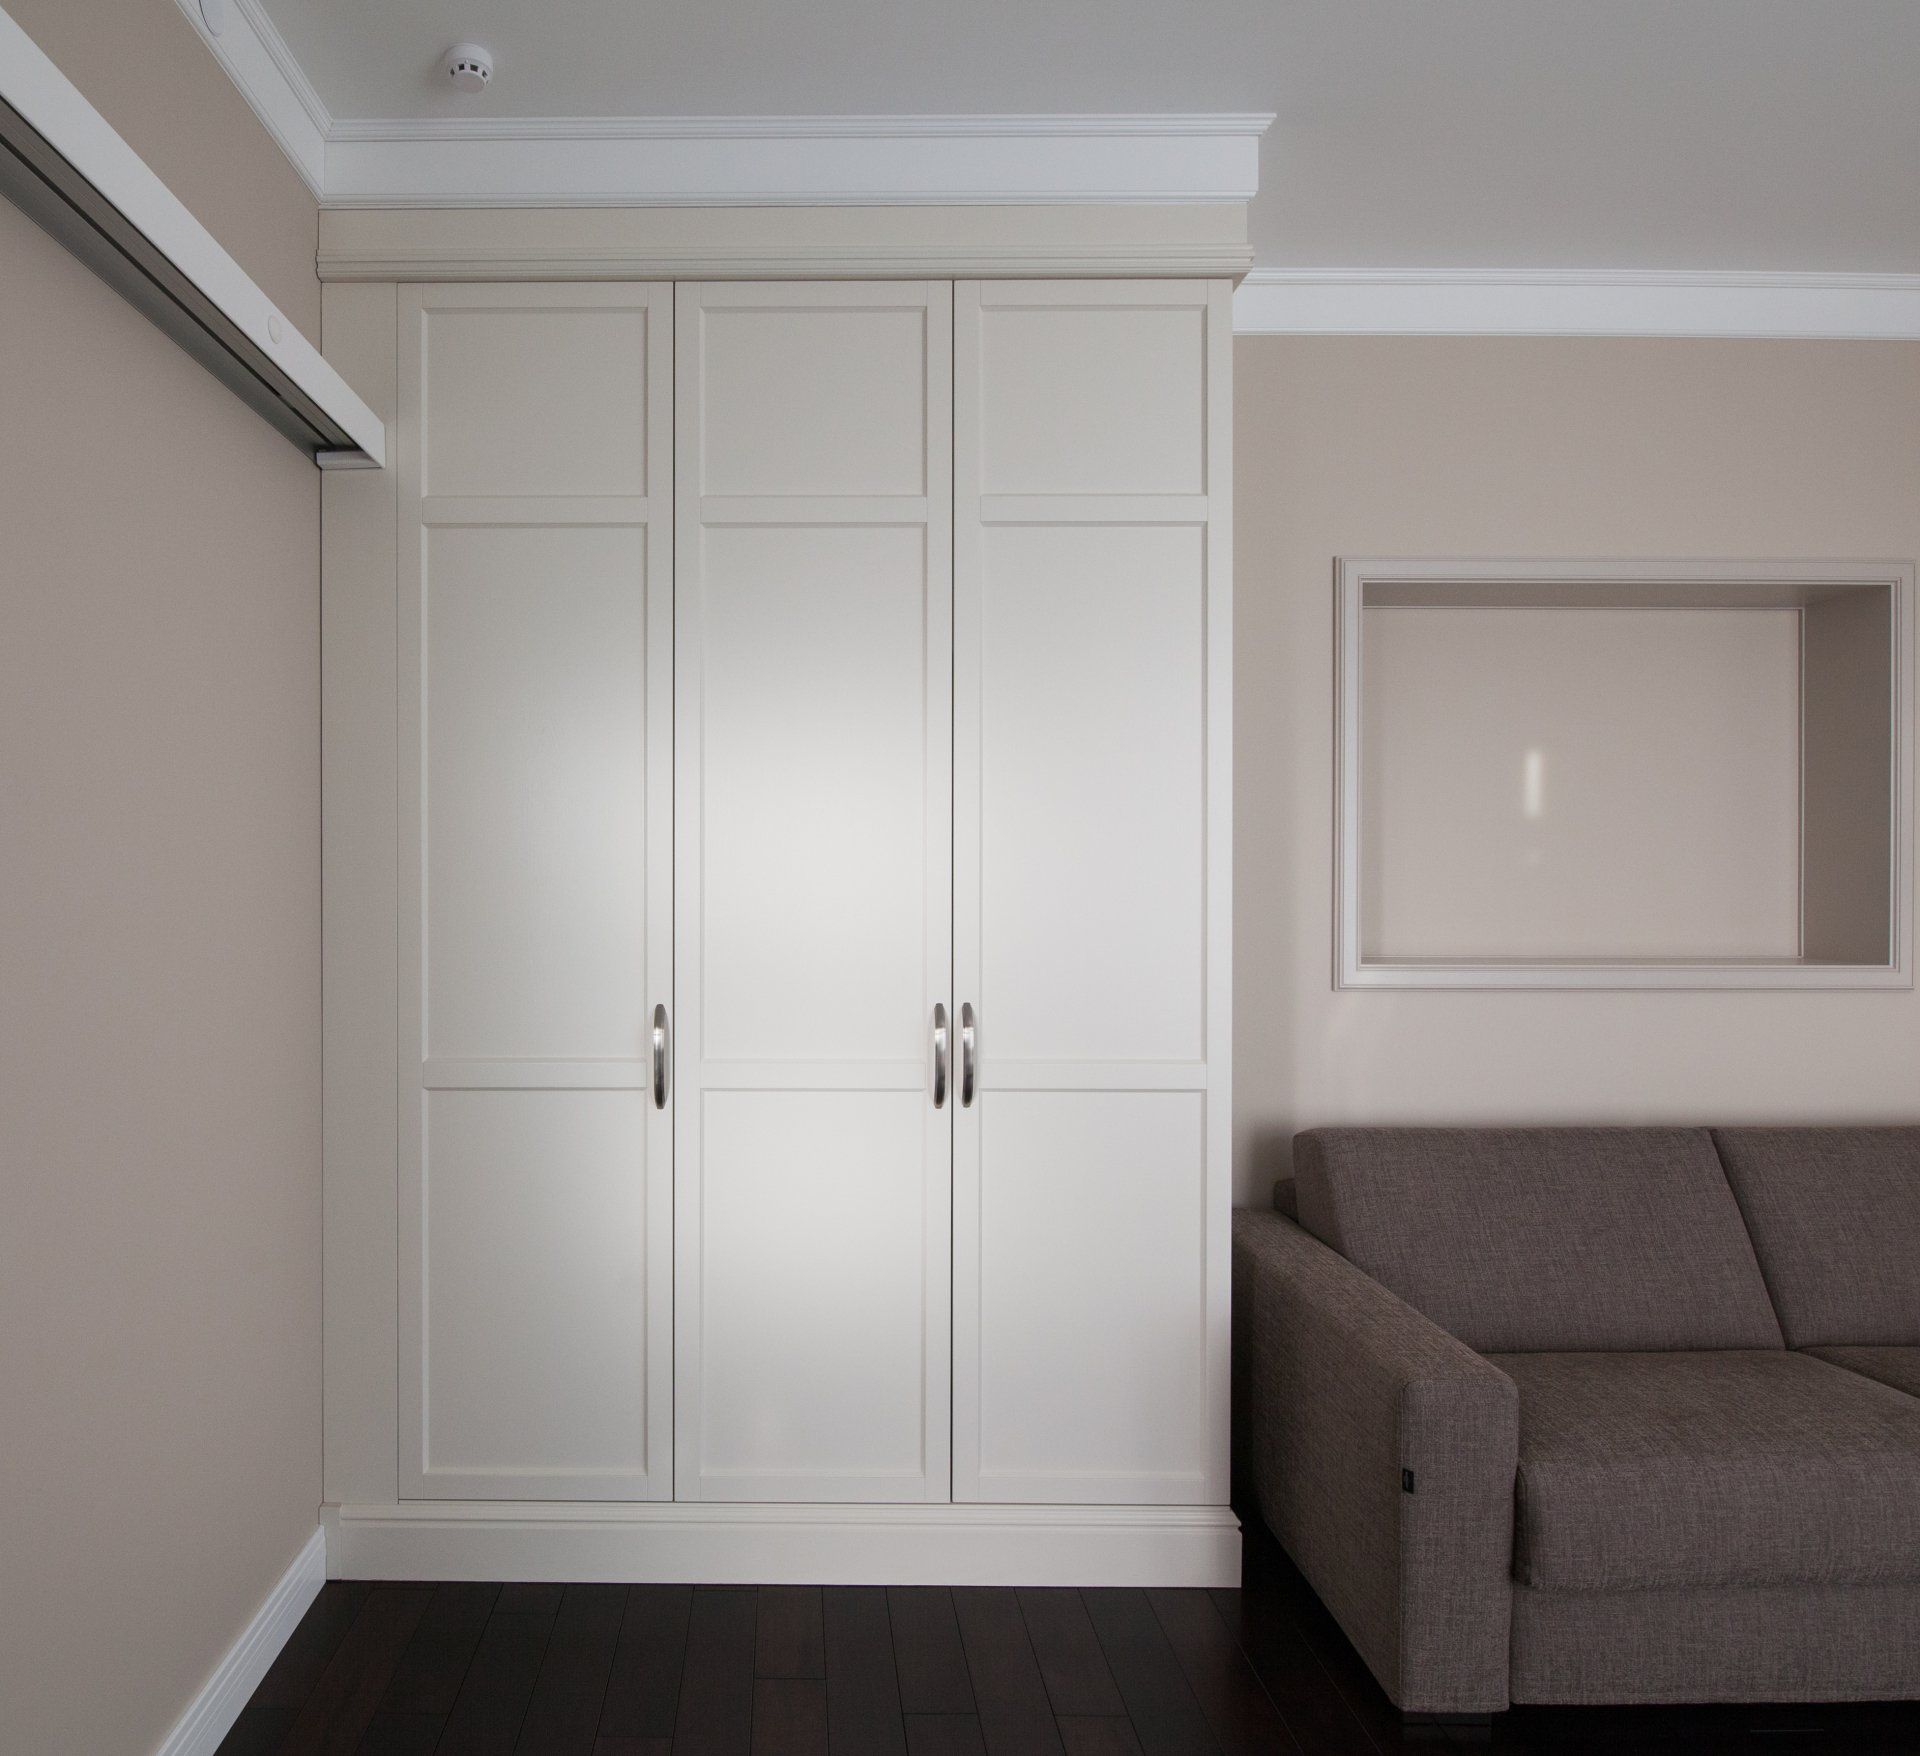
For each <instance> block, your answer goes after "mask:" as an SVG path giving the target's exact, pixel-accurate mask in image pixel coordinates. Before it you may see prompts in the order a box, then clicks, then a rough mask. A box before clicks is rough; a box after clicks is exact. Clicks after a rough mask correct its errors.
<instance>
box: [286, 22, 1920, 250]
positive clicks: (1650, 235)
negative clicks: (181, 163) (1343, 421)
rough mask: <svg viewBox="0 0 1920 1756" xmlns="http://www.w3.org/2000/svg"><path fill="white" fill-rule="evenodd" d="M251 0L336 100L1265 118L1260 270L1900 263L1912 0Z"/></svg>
mask: <svg viewBox="0 0 1920 1756" xmlns="http://www.w3.org/2000/svg"><path fill="white" fill-rule="evenodd" d="M257 3H258V4H259V5H260V6H261V8H262V9H263V10H264V11H265V12H266V13H267V14H268V15H269V17H270V18H271V20H272V22H273V24H274V25H275V26H277V27H278V29H279V31H280V33H281V35H282V36H283V37H284V38H285V40H286V42H287V44H288V46H289V47H290V48H291V50H292V51H293V53H294V55H295V57H296V58H297V59H298V61H299V63H300V66H301V69H302V70H303V71H304V73H305V74H306V76H307V78H308V79H309V80H310V81H311V83H312V85H313V87H314V88H315V89H316V91H317V92H318V94H319V97H320V98H321V100H322V101H323V102H324V103H325V105H326V106H327V108H328V109H329V110H330V111H331V112H332V113H333V115H334V116H335V117H337V118H381V119H390V118H436V117H456V116H457V117H472V116H482V115H484V116H494V117H507V116H541V117H565V116H597V117H598V116H621V117H626V116H639V117H662V116H676V115H697V116H718V115H726V116H753V115H838V114H856V115H876V114H878V115H902V114H918V113H928V114H940V115H954V114H972V113H994V114H1001V113H1062V112H1106V113H1112V112H1134V111H1140V112H1191V111H1264V110H1271V111H1274V112H1276V119H1275V121H1274V123H1273V125H1272V127H1271V128H1270V129H1269V131H1268V133H1267V136H1266V140H1265V143H1264V146H1263V149H1262V165H1261V178H1260V183H1261V187H1260V194H1259V197H1258V199H1257V201H1256V203H1255V206H1254V210H1253V227H1254V245H1255V253H1256V258H1257V260H1258V261H1259V262H1260V263H1261V264H1262V265H1264V266H1274V267H1319V268H1327V267H1341V268H1401V269H1457V268H1467V269H1474V268H1479V269H1499V270H1595V269H1602V270H1617V269H1726V270H1803V271H1810V272H1826V273H1861V272H1878V273H1912V272H1916V271H1920V103H1916V102H1915V96H1914V88H1915V85H1916V82H1917V81H1920V0H969V3H967V4H961V3H960V0H810V3H808V4H804V5H803V4H797V3H796V0H539V3H538V4H532V3H530V0H257ZM463 38H472V39H474V40H476V41H478V42H481V43H483V44H485V45H486V46H487V47H489V48H490V49H491V50H492V51H493V53H494V56H495V59H496V65H497V75H496V78H495V80H494V83H493V86H492V88H491V89H490V90H488V91H487V92H485V93H484V94H482V95H480V96H479V97H477V98H471V99H463V98H460V97H458V96H457V95H456V94H454V93H452V92H451V91H449V90H446V89H444V85H443V81H442V79H441V77H440V74H439V62H440V57H441V55H442V53H443V52H444V51H445V50H446V49H447V47H448V46H449V45H450V44H452V43H453V42H455V41H457V40H460V39H463Z"/></svg>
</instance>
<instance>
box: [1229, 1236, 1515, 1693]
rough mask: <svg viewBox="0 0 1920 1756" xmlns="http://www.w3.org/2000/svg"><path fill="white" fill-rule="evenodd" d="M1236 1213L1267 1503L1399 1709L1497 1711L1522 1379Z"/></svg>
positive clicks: (1349, 1273)
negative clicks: (1518, 1383)
mask: <svg viewBox="0 0 1920 1756" xmlns="http://www.w3.org/2000/svg"><path fill="white" fill-rule="evenodd" d="M1233 1221H1234V1302H1235V1330H1236V1335H1237V1337H1238V1348H1237V1352H1238V1357H1237V1358H1236V1361H1235V1369H1236V1371H1237V1372H1239V1373H1241V1374H1243V1375H1244V1376H1245V1378H1246V1379H1247V1380H1248V1382H1247V1387H1246V1396H1245V1405H1246V1406H1247V1407H1248V1408H1249V1409H1250V1411H1251V1426H1252V1434H1251V1443H1250V1445H1249V1447H1248V1452H1249V1455H1248V1457H1247V1464H1248V1466H1249V1467H1250V1468H1251V1470H1252V1472H1253V1476H1254V1481H1255V1483H1256V1485H1257V1488H1258V1492H1259V1498H1260V1507H1261V1511H1262V1513H1263V1514H1264V1516H1265V1517H1266V1520H1267V1522H1268V1524H1269V1525H1271V1526H1272V1528H1273V1531H1274V1534H1275V1535H1276V1536H1278V1537H1279V1539H1280V1541H1281V1542H1282V1544H1284V1545H1285V1547H1286V1549H1287V1551H1288V1553H1289V1554H1291V1555H1292V1556H1293V1558H1294V1560H1295V1562H1296V1563H1297V1564H1298V1565H1299V1567H1300V1569H1301V1571H1302V1572H1303V1573H1305V1574H1306V1576H1307V1578H1308V1579H1309V1580H1310V1581H1311V1582H1312V1583H1313V1586H1314V1589H1315V1590H1316V1591H1317V1592H1319V1594H1320V1596H1321V1598H1322V1600H1323V1601H1324V1602H1325V1603H1326V1605H1327V1607H1328V1609H1330V1610H1331V1611H1332V1612H1333V1614H1334V1616H1335V1618H1336V1619H1337V1620H1338V1621H1339V1623H1340V1625H1341V1626H1342V1627H1343V1628H1344V1629H1345V1630H1346V1631H1347V1634H1348V1636H1349V1637H1350V1638H1351V1639H1352V1641H1353V1643H1354V1645H1355V1646H1356V1647H1358V1648H1359V1650H1360V1653H1361V1655H1362V1656H1363V1657H1364V1658H1365V1659H1366V1661H1367V1664H1368V1666H1369V1668H1370V1669H1371V1670H1372V1671H1373V1674H1374V1675H1375V1676H1376V1677H1377V1678H1379V1679H1380V1682H1381V1685H1382V1686H1383V1687H1384V1688H1385V1689H1386V1691H1387V1693H1388V1694H1389V1695H1390V1696H1391V1697H1392V1698H1393V1700H1394V1701H1395V1702H1396V1703H1397V1704H1398V1705H1399V1706H1400V1707H1402V1708H1403V1709H1406V1710H1407V1711H1409V1712H1421V1713H1491V1712H1497V1711H1498V1710H1499V1709H1501V1708H1503V1707H1504V1706H1505V1705H1506V1702H1507V1631H1508V1626H1509V1620H1510V1611H1509V1600H1510V1597H1511V1582H1510V1577H1509V1574H1510V1564H1511V1556H1512V1543H1513V1522H1512V1521H1513V1472H1514V1461H1515V1457H1516V1455H1517V1453H1516V1443H1517V1436H1516V1420H1517V1398H1516V1395H1515V1391H1514V1387H1513V1383H1512V1381H1511V1380H1510V1379H1509V1378H1507V1377H1506V1376H1505V1375H1504V1374H1503V1373H1501V1372H1500V1371H1498V1370H1496V1369H1495V1368H1494V1367H1493V1366H1491V1365H1489V1364H1488V1363H1487V1362H1486V1361H1485V1360H1483V1359H1481V1358H1480V1357H1479V1356H1478V1355H1476V1354H1474V1353H1472V1352H1471V1351H1470V1350H1469V1349H1467V1348H1465V1347H1463V1346H1462V1345H1461V1344H1460V1343H1459V1342H1458V1341H1456V1340H1455V1339H1454V1338H1453V1337H1452V1336H1450V1335H1448V1334H1447V1333H1446V1332H1445V1331H1444V1330H1442V1329H1440V1328H1439V1327H1438V1326H1437V1325H1435V1324H1434V1323H1432V1322H1430V1321H1429V1320H1428V1319H1427V1318H1425V1317H1423V1316H1421V1315H1420V1314H1419V1313H1418V1312H1417V1311H1415V1310H1413V1309H1411V1308H1410V1307H1409V1306H1408V1305H1406V1304H1404V1303H1403V1302H1402V1301H1401V1300H1399V1299H1397V1298H1395V1297H1394V1295H1393V1294H1391V1293H1390V1292H1388V1291H1387V1290H1386V1288H1385V1287H1383V1286H1381V1285H1380V1284H1379V1283H1378V1282H1377V1281H1374V1280H1371V1279H1369V1278H1368V1277H1367V1276H1366V1275H1365V1274H1363V1273H1361V1272H1360V1270H1359V1269H1357V1268H1355V1267H1354V1266H1353V1265H1352V1264H1351V1263H1349V1262H1347V1261H1345V1260H1343V1259H1342V1258H1341V1257H1339V1256H1337V1255H1336V1254H1335V1253H1334V1252H1333V1251H1331V1250H1329V1249H1328V1248H1327V1247H1326V1246H1325V1245H1324V1244H1321V1243H1319V1242H1318V1241H1317V1240H1315V1239H1314V1238H1312V1237H1310V1236H1308V1234H1307V1233H1306V1232H1304V1231H1303V1230H1301V1228H1300V1227H1299V1226H1297V1225H1295V1224H1294V1223H1293V1222H1292V1221H1291V1220H1289V1219H1286V1218H1284V1217H1283V1216H1281V1215H1280V1214H1277V1213H1260V1212H1255V1211H1253V1210H1250V1209H1241V1210H1239V1211H1237V1212H1236V1213H1235V1214H1234V1216H1233ZM1403 1472H1408V1474H1407V1475H1403ZM1409 1478H1410V1480H1411V1492H1409V1491H1408V1488H1407V1486H1406V1483H1407V1481H1408V1479H1409Z"/></svg>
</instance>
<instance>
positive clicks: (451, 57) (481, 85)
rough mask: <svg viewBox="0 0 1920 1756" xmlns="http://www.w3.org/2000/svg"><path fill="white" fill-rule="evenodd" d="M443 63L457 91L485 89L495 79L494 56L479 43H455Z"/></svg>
mask: <svg viewBox="0 0 1920 1756" xmlns="http://www.w3.org/2000/svg"><path fill="white" fill-rule="evenodd" d="M441 65H442V67H444V68H445V69H446V74H447V78H448V79H450V80H451V81H452V82H453V89H454V90H455V91H466V92H474V91H485V90H486V89H487V86H488V85H489V84H490V83H491V81H492V79H493V57H492V56H491V55H490V54H488V53H487V51H486V50H485V49H483V48H481V47H480V45H479V44H478V43H455V44H454V46H453V47H452V48H451V49H449V50H448V51H447V58H446V60H445V61H443V62H442V63H441Z"/></svg>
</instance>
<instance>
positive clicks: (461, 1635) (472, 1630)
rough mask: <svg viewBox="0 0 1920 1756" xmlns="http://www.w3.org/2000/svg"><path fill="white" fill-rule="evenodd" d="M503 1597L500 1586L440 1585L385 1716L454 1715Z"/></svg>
mask: <svg viewBox="0 0 1920 1756" xmlns="http://www.w3.org/2000/svg"><path fill="white" fill-rule="evenodd" d="M499 1596H500V1588H499V1586H497V1585H436V1586H435V1587H434V1588H433V1596H432V1597H431V1598H430V1599H429V1600H428V1603H427V1611H426V1614H425V1615H423V1616H422V1617H421V1618H420V1626H419V1627H417V1628H416V1629H414V1631H413V1638H412V1639H411V1640H410V1641H408V1642H407V1650H406V1651H405V1652H403V1653H402V1654H401V1655H400V1663H399V1664H398V1665H397V1666H396V1667H395V1669H394V1673H393V1678H392V1680H391V1681H390V1682H389V1683H388V1684H387V1692H386V1694H385V1695H383V1696H382V1697H381V1698H380V1716H381V1717H382V1718H386V1717H389V1716H395V1715H398V1716H406V1717H415V1716H418V1715H421V1714H431V1715H434V1716H435V1717H437V1718H440V1719H445V1718H446V1716H447V1715H448V1714H450V1713H451V1712H452V1711H453V1704H454V1701H455V1700H456V1699H457V1697H458V1696H459V1694H460V1685H461V1683H462V1681H463V1680H464V1679H465V1677H466V1674H467V1666H468V1665H470V1664H471V1663H472V1662H473V1655H474V1651H475V1649H476V1648H477V1647H478V1646H479V1644H480V1636H481V1634H482V1633H483V1632H485V1630H486V1626H487V1618H488V1617H489V1616H491V1615H492V1614H493V1606H494V1603H495V1601H496V1600H497V1599H498V1598H499Z"/></svg>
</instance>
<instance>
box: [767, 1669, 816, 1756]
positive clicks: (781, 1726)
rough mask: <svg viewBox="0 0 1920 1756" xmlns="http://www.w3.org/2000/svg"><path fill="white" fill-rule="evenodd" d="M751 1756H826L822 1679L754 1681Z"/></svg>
mask: <svg viewBox="0 0 1920 1756" xmlns="http://www.w3.org/2000/svg"><path fill="white" fill-rule="evenodd" d="M753 1756H827V1684H826V1679H825V1678H824V1677H760V1678H757V1679H756V1680H755V1682H754V1685H753Z"/></svg>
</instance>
